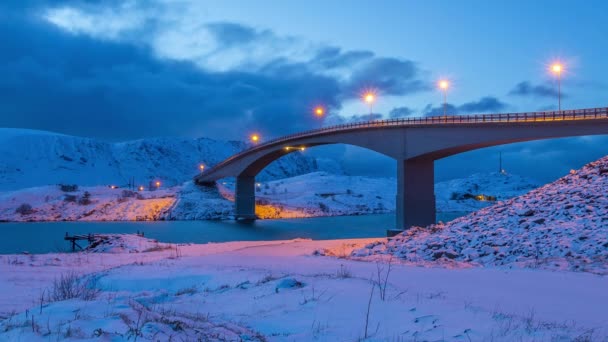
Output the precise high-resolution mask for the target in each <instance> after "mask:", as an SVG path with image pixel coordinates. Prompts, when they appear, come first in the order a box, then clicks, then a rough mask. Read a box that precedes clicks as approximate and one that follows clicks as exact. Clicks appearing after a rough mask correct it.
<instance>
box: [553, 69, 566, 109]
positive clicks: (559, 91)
mask: <svg viewBox="0 0 608 342" xmlns="http://www.w3.org/2000/svg"><path fill="white" fill-rule="evenodd" d="M551 71H552V72H553V73H554V74H555V75H557V110H560V111H561V110H562V71H564V66H563V65H562V64H561V63H559V62H556V63H553V65H552V66H551Z"/></svg>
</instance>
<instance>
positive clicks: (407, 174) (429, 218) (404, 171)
mask: <svg viewBox="0 0 608 342" xmlns="http://www.w3.org/2000/svg"><path fill="white" fill-rule="evenodd" d="M434 172H435V168H434V161H433V160H398V161H397V208H396V216H397V226H396V229H397V230H404V229H408V228H410V227H411V226H422V227H424V226H427V225H429V224H432V223H435V184H434V183H435V174H434Z"/></svg>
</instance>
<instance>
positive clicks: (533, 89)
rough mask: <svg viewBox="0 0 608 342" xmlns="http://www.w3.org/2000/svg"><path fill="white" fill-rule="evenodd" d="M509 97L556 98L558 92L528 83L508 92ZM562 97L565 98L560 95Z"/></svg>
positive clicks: (523, 83)
mask: <svg viewBox="0 0 608 342" xmlns="http://www.w3.org/2000/svg"><path fill="white" fill-rule="evenodd" d="M509 95H514V96H533V97H557V95H558V91H557V88H556V87H550V86H547V85H541V84H539V85H533V84H532V83H530V82H528V81H524V82H520V83H518V84H517V85H516V86H515V87H514V88H513V89H512V90H511V91H510V92H509ZM562 97H565V95H564V93H562Z"/></svg>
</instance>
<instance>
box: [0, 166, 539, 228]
mask: <svg viewBox="0 0 608 342" xmlns="http://www.w3.org/2000/svg"><path fill="white" fill-rule="evenodd" d="M488 179H493V181H488ZM395 183H396V182H395V179H394V178H371V177H361V176H344V175H334V174H330V173H327V172H313V173H308V174H305V175H300V176H295V177H290V178H284V179H280V180H274V181H266V182H264V181H260V182H258V186H257V187H256V198H257V201H258V203H257V206H256V212H257V214H258V216H260V217H261V218H294V217H313V216H337V215H365V214H380V213H389V212H392V211H393V210H394V208H395V190H396V184H395ZM495 183H499V184H495ZM450 184H452V187H446V186H445V183H438V184H437V185H436V187H437V188H438V189H440V191H448V192H447V193H443V192H438V193H437V199H438V200H437V206H438V207H437V210H438V212H439V213H440V215H439V219H440V220H446V219H450V218H453V217H455V216H457V215H461V214H462V213H464V212H471V211H474V210H477V209H479V208H481V207H484V206H488V205H491V204H492V203H494V202H489V201H486V202H480V201H477V200H475V199H471V198H466V199H455V200H450V199H447V200H441V198H449V197H450V196H451V195H448V194H452V193H454V192H455V193H459V194H467V193H469V192H470V190H469V187H470V186H471V185H473V186H474V188H476V189H478V190H479V191H484V192H485V193H486V194H494V195H495V196H498V197H499V198H504V197H506V196H508V195H509V194H511V195H515V194H517V193H518V191H521V192H523V191H526V190H527V189H528V187H529V186H531V185H530V184H532V183H530V182H529V181H526V180H525V178H522V177H516V176H505V175H492V174H488V175H482V174H478V175H474V176H472V177H469V178H465V179H461V180H454V181H450ZM479 184H481V185H479ZM441 189H443V190H441ZM492 189H494V190H492ZM499 191H502V192H499ZM84 192H89V193H90V194H91V198H90V199H91V201H90V202H91V203H89V204H87V205H80V204H79V203H77V202H76V201H69V200H66V199H70V198H71V197H73V196H76V197H78V198H80V197H82V196H83V194H84ZM521 192H519V194H521ZM125 194H126V196H125ZM505 194H506V195H505ZM233 199H234V183H233V182H230V181H226V182H221V183H219V184H218V189H215V188H206V187H199V186H195V185H194V184H193V183H192V182H186V183H184V184H183V185H181V186H176V187H173V188H166V187H162V188H161V189H160V190H158V191H149V190H148V189H147V188H146V189H145V190H144V191H139V192H137V193H130V192H129V191H127V192H123V189H121V188H118V189H111V188H109V187H107V186H90V187H83V186H81V187H79V188H78V189H77V190H75V191H71V192H64V191H61V190H60V189H59V187H57V186H56V185H51V186H41V187H35V188H27V189H20V190H15V191H5V192H3V193H0V220H2V221H46V220H89V221H90V220H108V221H116V220H135V219H137V218H143V219H152V220H157V219H166V220H219V219H231V218H233V202H231V201H232V200H233ZM22 204H28V205H30V206H31V207H32V210H31V212H30V213H27V214H21V213H19V212H17V208H18V207H19V206H21V205H22ZM455 208H457V210H456V211H457V213H454V211H455V210H454V209H455Z"/></svg>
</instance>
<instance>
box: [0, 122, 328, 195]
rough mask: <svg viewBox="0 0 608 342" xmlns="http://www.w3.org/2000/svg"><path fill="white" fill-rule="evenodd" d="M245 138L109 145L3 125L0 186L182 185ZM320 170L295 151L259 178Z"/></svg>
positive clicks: (154, 140)
mask: <svg viewBox="0 0 608 342" xmlns="http://www.w3.org/2000/svg"><path fill="white" fill-rule="evenodd" d="M246 147H247V146H246V144H245V143H244V142H240V141H219V140H213V139H208V138H198V139H186V138H150V139H140V140H134V141H127V142H120V143H109V142H104V141H100V140H96V139H91V138H83V137H75V136H69V135H63V134H58V133H52V132H45V131H36V130H29V129H13V128H0V190H15V189H21V188H28V187H34V186H42V185H49V184H58V183H69V184H72V183H74V184H79V185H106V184H108V185H109V184H117V185H126V184H127V183H128V182H129V179H130V178H131V177H134V178H135V182H136V184H142V185H146V184H147V183H148V182H149V181H151V180H156V179H158V180H160V181H161V182H162V183H163V185H167V186H172V185H178V184H181V183H183V182H185V181H188V180H190V179H191V178H192V177H193V176H194V175H196V173H197V172H199V169H198V166H199V165H200V164H201V163H203V164H205V165H206V166H207V167H210V166H213V165H215V164H216V163H218V162H220V161H222V160H223V159H225V158H227V157H229V156H230V155H232V154H234V153H236V152H239V151H241V150H243V149H245V148H246ZM314 171H317V164H316V161H315V160H314V158H311V157H307V156H305V155H302V154H301V153H298V152H296V153H292V154H290V155H288V156H286V157H284V158H281V159H279V160H278V161H276V162H275V163H273V164H271V165H270V166H269V167H267V168H266V169H264V170H263V171H262V173H261V174H260V176H259V179H260V180H268V179H277V178H283V177H291V176H296V175H300V174H305V173H309V172H314Z"/></svg>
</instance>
